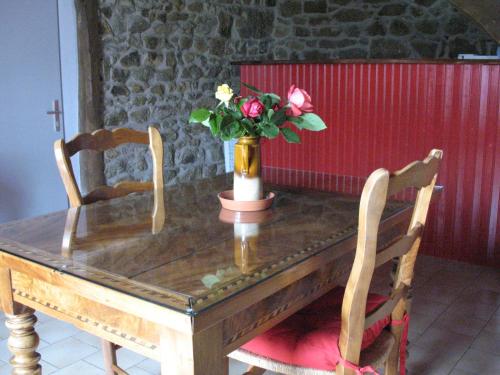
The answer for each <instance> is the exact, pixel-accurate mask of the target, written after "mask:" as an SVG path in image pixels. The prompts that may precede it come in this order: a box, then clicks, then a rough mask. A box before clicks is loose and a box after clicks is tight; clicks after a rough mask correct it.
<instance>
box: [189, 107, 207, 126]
mask: <svg viewBox="0 0 500 375" xmlns="http://www.w3.org/2000/svg"><path fill="white" fill-rule="evenodd" d="M210 114H211V112H210V111H209V110H208V109H206V108H199V109H195V110H194V111H193V112H191V115H190V116H189V122H190V123H203V121H205V120H207V119H208V118H209V117H210Z"/></svg>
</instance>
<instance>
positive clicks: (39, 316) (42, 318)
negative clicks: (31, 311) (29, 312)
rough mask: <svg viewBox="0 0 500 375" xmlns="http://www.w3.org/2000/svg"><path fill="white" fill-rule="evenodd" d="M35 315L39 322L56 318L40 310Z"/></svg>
mask: <svg viewBox="0 0 500 375" xmlns="http://www.w3.org/2000/svg"><path fill="white" fill-rule="evenodd" d="M35 315H36V318H37V320H38V323H45V322H48V321H49V320H53V319H54V318H52V317H50V316H48V315H45V314H44V313H42V312H40V311H37V312H35Z"/></svg>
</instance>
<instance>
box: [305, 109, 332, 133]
mask: <svg viewBox="0 0 500 375" xmlns="http://www.w3.org/2000/svg"><path fill="white" fill-rule="evenodd" d="M299 118H301V119H302V120H303V123H302V124H301V125H302V129H307V130H312V131H315V132H317V131H320V130H323V129H326V125H325V123H324V122H323V120H322V119H321V117H319V116H318V115H316V114H314V113H304V114H303V115H302V116H300V117H299Z"/></svg>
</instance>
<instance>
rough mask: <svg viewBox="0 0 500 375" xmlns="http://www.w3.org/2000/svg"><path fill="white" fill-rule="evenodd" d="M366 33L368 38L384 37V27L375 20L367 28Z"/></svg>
mask: <svg viewBox="0 0 500 375" xmlns="http://www.w3.org/2000/svg"><path fill="white" fill-rule="evenodd" d="M366 32H367V33H368V35H370V36H377V35H385V27H384V25H383V24H382V23H381V22H380V21H379V20H376V21H374V22H373V23H372V24H370V26H368V28H367V29H366Z"/></svg>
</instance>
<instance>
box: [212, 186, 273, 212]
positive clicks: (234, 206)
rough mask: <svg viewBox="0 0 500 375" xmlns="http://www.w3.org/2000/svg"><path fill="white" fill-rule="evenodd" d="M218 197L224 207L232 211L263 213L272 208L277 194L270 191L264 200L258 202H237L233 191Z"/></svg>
mask: <svg viewBox="0 0 500 375" xmlns="http://www.w3.org/2000/svg"><path fill="white" fill-rule="evenodd" d="M217 196H218V197H219V200H220V203H221V205H222V207H224V208H226V209H228V210H231V211H263V210H266V209H268V208H269V207H271V204H272V203H273V200H274V197H275V196H276V194H274V193H273V192H272V191H270V192H269V193H267V194H266V197H265V198H264V199H259V200H258V201H235V200H234V199H233V191H232V190H226V191H222V192H220V193H219V194H218V195H217Z"/></svg>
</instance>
